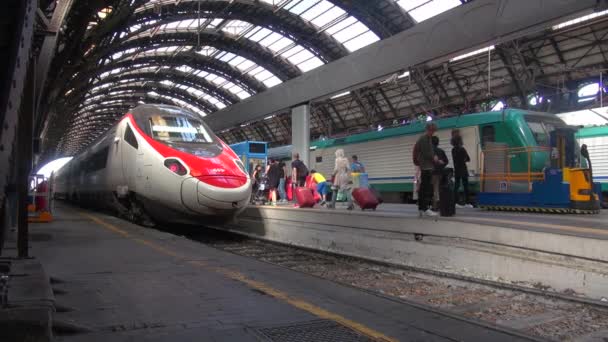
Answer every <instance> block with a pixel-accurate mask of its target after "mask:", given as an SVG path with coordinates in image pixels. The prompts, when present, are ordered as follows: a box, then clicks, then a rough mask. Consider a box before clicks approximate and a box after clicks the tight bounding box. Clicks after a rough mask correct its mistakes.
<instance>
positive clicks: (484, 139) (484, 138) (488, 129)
mask: <svg viewBox="0 0 608 342" xmlns="http://www.w3.org/2000/svg"><path fill="white" fill-rule="evenodd" d="M495 135H496V133H495V131H494V126H491V125H489V126H484V127H483V128H482V129H481V145H482V146H483V145H485V144H486V143H489V142H494V141H496V136H495Z"/></svg>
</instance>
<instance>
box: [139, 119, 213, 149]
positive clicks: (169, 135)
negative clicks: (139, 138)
mask: <svg viewBox="0 0 608 342" xmlns="http://www.w3.org/2000/svg"><path fill="white" fill-rule="evenodd" d="M150 128H151V131H152V137H153V138H154V139H156V140H160V141H165V142H176V143H212V142H214V138H213V135H212V134H211V133H210V131H209V129H208V128H207V127H206V126H205V124H203V122H201V121H198V120H195V119H192V118H188V117H184V116H168V115H153V116H151V117H150Z"/></svg>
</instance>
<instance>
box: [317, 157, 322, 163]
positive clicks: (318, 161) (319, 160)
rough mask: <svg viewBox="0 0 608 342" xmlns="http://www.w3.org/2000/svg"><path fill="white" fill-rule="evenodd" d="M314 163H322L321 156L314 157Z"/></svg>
mask: <svg viewBox="0 0 608 342" xmlns="http://www.w3.org/2000/svg"><path fill="white" fill-rule="evenodd" d="M315 162H316V163H322V162H323V156H316V157H315Z"/></svg>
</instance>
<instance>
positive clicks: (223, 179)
mask: <svg viewBox="0 0 608 342" xmlns="http://www.w3.org/2000/svg"><path fill="white" fill-rule="evenodd" d="M196 178H197V179H198V180H200V181H201V182H203V183H205V184H208V185H211V186H215V187H218V188H228V189H233V188H240V187H241V186H243V185H245V184H247V177H239V176H198V177H196Z"/></svg>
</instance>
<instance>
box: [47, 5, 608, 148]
mask: <svg viewBox="0 0 608 342" xmlns="http://www.w3.org/2000/svg"><path fill="white" fill-rule="evenodd" d="M475 1H477V0H375V1H370V0H200V1H199V0H149V1H146V0H96V1H72V2H73V4H72V6H71V8H70V11H69V14H68V15H67V16H66V18H65V22H64V24H63V26H62V30H61V32H60V35H59V38H58V39H59V41H58V44H57V46H58V48H57V50H56V53H55V54H54V58H53V59H52V60H51V61H50V62H49V73H48V76H47V78H46V82H45V85H44V87H43V88H42V90H41V94H42V95H43V96H42V102H41V104H40V106H39V107H38V108H39V110H38V114H39V115H38V119H37V127H36V129H37V134H39V135H40V137H41V138H42V148H43V159H48V158H52V157H60V156H70V155H74V154H76V153H78V152H79V151H81V150H82V149H83V148H84V147H86V146H87V145H88V144H89V143H90V142H91V141H93V140H94V139H95V138H96V137H97V136H99V134H101V133H103V131H105V130H106V129H108V128H109V127H111V126H112V125H113V124H114V123H115V122H116V121H117V120H118V119H119V118H120V117H121V116H122V115H123V114H124V113H126V112H127V111H128V110H129V109H130V108H132V107H134V106H136V105H138V104H141V103H164V104H174V105H177V106H181V107H184V108H187V109H189V110H191V111H193V112H195V113H198V114H200V115H201V116H207V115H209V114H212V113H215V112H220V111H221V110H222V109H226V108H229V107H231V106H232V105H234V104H236V103H238V102H241V101H243V100H244V99H247V98H250V97H253V96H255V95H257V94H259V93H262V92H265V91H267V90H268V89H269V88H273V87H278V86H280V85H282V84H284V83H285V82H287V81H289V80H293V79H295V78H298V77H300V76H302V75H303V74H305V73H307V72H309V71H312V70H314V69H316V68H319V67H321V66H323V65H325V64H328V63H332V62H335V61H337V60H340V59H341V58H343V57H346V56H349V55H351V54H352V53H353V52H355V51H358V50H360V49H363V48H365V47H366V46H368V45H370V44H374V43H376V42H378V41H381V40H385V39H388V38H390V37H393V36H395V35H397V34H399V33H401V32H404V31H406V30H408V29H411V28H413V27H415V26H416V25H422V24H424V23H425V22H426V21H427V20H431V19H432V18H433V17H435V16H437V15H441V14H442V13H443V15H449V13H450V12H451V10H454V9H456V8H461V6H462V7H466V6H471V5H473V4H468V3H469V2H475ZM592 25H593V26H592ZM575 30H579V31H575ZM605 32H608V25H607V24H606V22H605V20H604V17H602V16H598V17H597V18H595V19H593V20H591V21H590V22H587V21H586V22H584V23H582V24H581V23H579V24H575V25H574V26H568V27H567V28H562V29H556V30H551V28H548V30H547V31H546V32H543V34H540V35H535V36H530V37H527V38H526V39H523V40H521V41H519V40H518V41H516V42H512V43H509V44H504V46H496V47H494V46H492V47H487V50H484V51H488V50H490V51H491V52H490V54H489V55H490V57H489V58H488V54H487V53H486V54H485V55H484V54H475V53H474V54H471V55H469V56H464V57H460V58H458V59H454V60H451V61H450V63H449V64H446V65H441V66H440V68H437V65H433V64H432V63H430V64H425V65H420V66H416V68H412V69H411V70H404V71H403V72H402V73H399V74H398V75H395V76H394V77H393V78H392V79H391V80H390V82H376V83H375V84H371V85H366V86H365V87H361V88H358V89H348V90H347V92H346V91H345V92H344V93H341V94H331V96H330V94H328V96H327V97H326V98H323V99H319V100H318V101H314V103H313V110H312V114H313V115H312V120H313V122H312V127H311V128H312V133H313V134H314V135H316V136H323V135H325V136H326V135H334V134H343V133H347V132H351V131H354V130H361V129H370V128H374V129H375V128H376V127H377V126H378V125H381V126H384V125H386V124H387V123H389V124H392V123H394V122H395V121H397V122H402V121H403V120H409V119H410V118H415V117H416V116H418V115H421V114H424V115H427V114H428V115H432V116H440V115H444V114H445V113H447V112H452V111H453V112H458V113H462V112H467V111H473V110H475V109H476V108H478V107H479V106H488V105H490V104H491V105H495V104H496V103H498V102H499V101H504V102H505V103H507V102H511V101H515V102H517V101H519V103H520V104H522V103H523V104H524V105H528V102H529V101H528V100H527V97H528V96H529V95H530V94H540V93H539V90H538V89H539V86H540V85H541V84H542V85H543V86H547V87H556V86H558V87H560V89H562V88H563V89H565V88H568V89H569V90H568V91H567V92H566V93H570V92H572V88H573V87H574V88H575V87H576V86H578V83H579V82H582V80H584V81H585V82H591V81H590V80H591V79H592V78H593V76H595V75H597V74H598V73H597V71H596V70H595V69H594V68H595V67H597V66H598V65H600V64H602V63H606V62H605V61H606V59H605V58H604V57H603V52H599V50H600V49H601V45H602V42H604V43H605V41H606V34H605ZM581 35H582V36H584V37H583V38H581V39H580V42H579V41H578V40H577V39H578V36H581ZM562 46H565V49H566V51H562ZM412 49H415V47H412ZM551 63H552V64H558V65H559V67H558V68H554V69H550V68H551V67H550V66H549V65H548V64H551ZM579 66H580V67H584V71H580V70H579V69H578V68H579ZM365 67H366V66H361V68H365ZM489 69H491V71H490V73H488V70H489ZM549 69H550V70H549ZM558 69H559V71H561V74H562V75H565V76H563V77H562V78H563V82H562V83H560V84H559V85H558V84H557V83H556V81H557V80H556V78H557V76H555V74H556V73H557V70H558ZM581 70H583V69H581ZM543 77H547V79H546V81H547V82H548V84H544V83H545V79H543ZM568 82H574V83H568ZM487 84H490V86H489V87H490V90H489V91H486V90H485V89H488V86H487ZM497 84H498V85H500V86H501V87H499V86H497ZM494 89H496V90H494ZM543 89H545V88H543ZM499 90H500V91H499ZM543 94H544V93H543ZM538 96H539V97H543V96H542V95H538ZM548 98H549V97H548V96H546V95H545V96H544V97H543V99H548ZM537 102H538V104H539V105H547V102H546V100H545V101H543V100H540V101H537ZM265 119H266V120H263V119H262V118H260V119H259V120H256V121H255V122H243V123H242V124H239V125H235V126H234V127H229V128H226V129H223V130H222V131H221V132H218V133H219V134H220V136H221V137H222V138H223V139H225V140H227V141H228V142H230V143H232V142H236V141H240V140H264V141H269V142H272V143H273V144H282V143H285V142H288V139H289V136H290V131H289V127H290V123H289V118H288V117H287V116H285V115H282V113H280V112H277V113H269V115H268V117H266V118H265ZM223 128H224V127H223Z"/></svg>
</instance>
